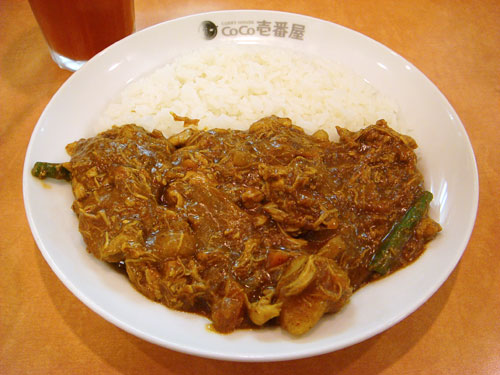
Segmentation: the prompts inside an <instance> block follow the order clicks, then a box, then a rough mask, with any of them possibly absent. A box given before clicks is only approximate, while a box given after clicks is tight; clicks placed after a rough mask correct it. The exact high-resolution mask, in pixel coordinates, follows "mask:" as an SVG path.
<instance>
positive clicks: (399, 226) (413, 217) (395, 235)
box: [369, 191, 432, 275]
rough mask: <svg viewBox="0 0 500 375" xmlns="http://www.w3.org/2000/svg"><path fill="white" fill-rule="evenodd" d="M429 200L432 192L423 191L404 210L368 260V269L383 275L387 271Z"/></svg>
mask: <svg viewBox="0 0 500 375" xmlns="http://www.w3.org/2000/svg"><path fill="white" fill-rule="evenodd" d="M431 201H432V193H431V192H429V191H424V192H423V193H422V195H421V196H420V197H419V198H418V199H417V200H416V202H415V204H414V205H413V206H412V207H410V209H408V211H406V214H405V215H404V216H403V218H402V219H401V220H400V221H399V222H397V223H396V224H394V225H393V227H392V228H391V230H390V231H389V233H388V234H387V235H386V236H385V237H384V239H383V240H382V243H381V244H380V247H379V248H378V250H377V252H376V253H375V254H374V256H373V258H372V260H371V262H370V265H369V269H370V270H371V271H374V272H377V273H379V274H381V275H385V274H386V273H387V272H388V271H389V269H390V268H391V266H392V264H393V263H394V261H395V260H396V258H397V257H398V256H399V255H400V254H401V252H402V251H403V248H404V246H405V244H406V243H407V242H408V240H409V239H410V238H411V236H412V234H413V229H414V228H415V226H416V225H417V223H418V222H420V221H421V220H422V219H423V217H424V215H425V214H426V212H427V210H428V208H429V203H430V202H431Z"/></svg>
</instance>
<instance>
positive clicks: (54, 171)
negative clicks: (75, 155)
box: [31, 161, 71, 181]
mask: <svg viewBox="0 0 500 375" xmlns="http://www.w3.org/2000/svg"><path fill="white" fill-rule="evenodd" d="M31 174H32V175H33V176H35V177H38V178H39V179H41V180H43V179H45V178H47V177H48V178H55V179H58V180H66V181H71V172H70V171H69V170H68V169H66V168H65V167H64V166H63V164H62V163H46V162H42V161H37V162H36V163H35V165H34V166H33V169H31Z"/></svg>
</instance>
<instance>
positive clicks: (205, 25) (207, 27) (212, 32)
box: [200, 21, 217, 40]
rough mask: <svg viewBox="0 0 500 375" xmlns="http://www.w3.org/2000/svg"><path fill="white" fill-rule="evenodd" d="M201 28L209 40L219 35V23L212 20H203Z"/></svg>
mask: <svg viewBox="0 0 500 375" xmlns="http://www.w3.org/2000/svg"><path fill="white" fill-rule="evenodd" d="M200 29H201V32H202V33H203V35H204V36H205V39H207V40H211V39H213V38H215V37H216V36H217V25H216V24H215V23H213V22H212V21H203V22H202V23H201V26H200Z"/></svg>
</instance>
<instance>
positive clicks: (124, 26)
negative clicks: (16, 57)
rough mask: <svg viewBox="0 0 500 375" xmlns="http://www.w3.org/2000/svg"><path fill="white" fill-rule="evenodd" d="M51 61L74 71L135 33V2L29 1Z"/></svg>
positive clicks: (131, 0) (110, 0)
mask: <svg viewBox="0 0 500 375" xmlns="http://www.w3.org/2000/svg"><path fill="white" fill-rule="evenodd" d="M29 3H30V5H31V9H32V10H33V14H34V15H35V18H36V20H37V22H38V24H39V25H40V28H41V30H42V33H43V35H44V37H45V39H46V41H47V44H48V45H49V49H50V54H51V55H52V59H53V60H54V61H55V62H56V63H57V64H58V65H59V66H60V67H61V68H64V69H67V70H71V71H75V70H77V69H78V68H80V66H82V65H83V64H84V63H85V62H86V61H87V60H89V59H90V58H91V57H92V56H94V55H95V54H97V53H98V52H100V51H102V50H103V49H104V48H106V47H108V46H109V45H111V44H113V43H114V42H116V41H118V40H120V39H122V38H124V37H126V36H127V35H129V34H132V33H133V32H134V28H135V13H134V0H29Z"/></svg>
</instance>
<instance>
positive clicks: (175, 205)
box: [32, 116, 441, 335]
mask: <svg viewBox="0 0 500 375" xmlns="http://www.w3.org/2000/svg"><path fill="white" fill-rule="evenodd" d="M177 119H178V120H179V118H177ZM180 120H182V119H180ZM184 120H186V121H187V119H184ZM337 132H338V134H339V141H338V142H331V141H330V140H329V137H328V134H327V133H326V132H324V131H323V130H319V131H317V132H315V133H314V134H312V135H308V134H306V133H305V132H304V131H303V130H302V129H301V128H300V127H298V126H295V125H293V124H292V122H291V120H290V119H288V118H279V117H275V116H271V117H266V118H263V119H261V120H259V121H257V122H255V123H253V124H252V125H251V126H250V128H249V129H248V130H247V131H242V130H225V129H212V130H208V131H202V130H198V129H197V127H196V126H191V127H188V128H186V129H185V130H184V131H182V132H181V133H178V134H176V135H173V136H171V137H169V138H168V139H167V138H165V137H164V136H163V135H162V133H161V132H159V131H156V130H155V131H152V132H148V131H146V130H144V129H143V128H141V127H139V126H136V125H123V126H120V127H113V128H112V129H110V130H107V131H105V132H102V133H100V134H99V135H97V136H95V137H93V138H89V139H82V140H79V141H77V142H74V143H71V144H69V145H68V146H67V148H66V149H67V151H68V153H69V155H71V161H70V162H67V163H63V164H48V163H36V165H35V166H34V168H33V171H32V173H33V174H34V175H35V176H37V177H40V178H45V177H56V178H64V179H67V180H69V181H71V185H72V189H73V193H74V196H75V201H74V203H73V206H72V208H73V211H74V212H75V214H76V215H77V217H78V220H79V230H80V232H81V234H82V236H83V239H84V241H85V243H86V246H87V250H88V251H89V252H90V253H92V254H93V255H94V256H95V257H97V258H98V259H101V260H103V261H105V262H109V263H111V264H113V265H116V266H117V267H120V268H123V269H124V270H125V272H126V274H127V275H128V278H129V279H130V282H131V283H132V284H133V285H134V287H135V288H136V289H137V290H138V291H139V292H141V293H142V294H144V295H145V296H146V297H148V298H150V299H151V300H153V301H157V302H160V303H162V304H164V305H166V306H167V307H169V308H172V309H176V310H182V311H188V312H193V313H198V314H201V315H203V316H206V317H207V318H209V319H210V320H211V321H212V324H213V328H214V329H215V330H216V331H218V332H224V333H227V332H231V331H234V330H236V329H240V328H248V327H260V326H265V325H280V326H281V327H282V328H283V329H285V330H286V331H288V332H290V333H291V334H293V335H302V334H304V333H306V332H307V331H309V330H310V329H311V328H312V327H313V326H314V325H315V324H316V323H317V322H318V321H319V320H320V318H321V317H322V316H323V315H324V314H326V313H334V312H337V311H339V310H340V309H341V308H342V307H343V306H344V305H345V304H346V303H347V302H348V301H349V298H350V296H351V295H352V293H354V292H355V291H356V290H357V289H359V288H360V287H362V286H363V285H365V284H366V283H369V282H371V281H373V280H376V279H378V278H380V277H383V276H384V275H386V274H389V273H392V272H394V271H396V270H397V269H399V268H401V267H404V266H405V265H407V264H408V263H410V262H412V261H414V260H415V259H416V258H417V257H418V256H419V255H420V254H421V253H422V252H423V250H424V247H425V244H426V243H427V242H428V241H430V240H431V239H432V238H434V237H435V235H436V234H437V233H438V232H439V231H440V230H441V227H440V226H439V224H438V223H436V222H435V221H433V220H432V219H431V218H429V217H428V215H427V211H428V205H429V202H430V200H431V199H432V194H430V193H429V192H426V191H425V190H424V181H423V177H422V174H421V173H420V172H419V170H418V169H417V166H416V160H417V158H416V155H415V153H414V149H415V148H416V147H417V144H416V143H415V141H414V140H413V139H412V138H410V137H408V136H405V135H402V134H399V133H397V132H396V131H394V130H392V129H391V128H390V127H388V126H387V124H386V122H385V121H384V120H380V121H377V123H376V124H375V125H371V126H368V127H367V128H365V129H362V130H360V131H357V132H351V131H349V130H346V129H343V128H340V127H337Z"/></svg>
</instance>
